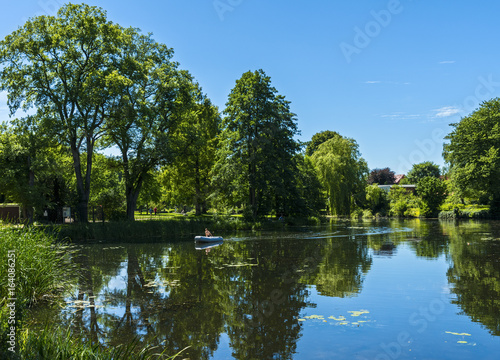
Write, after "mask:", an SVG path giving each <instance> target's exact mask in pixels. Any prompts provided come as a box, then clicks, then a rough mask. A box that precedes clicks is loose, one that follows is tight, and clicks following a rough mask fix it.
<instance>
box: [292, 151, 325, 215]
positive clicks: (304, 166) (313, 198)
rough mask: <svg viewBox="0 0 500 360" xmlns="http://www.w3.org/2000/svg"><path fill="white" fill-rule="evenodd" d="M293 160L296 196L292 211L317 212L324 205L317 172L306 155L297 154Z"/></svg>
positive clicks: (308, 213)
mask: <svg viewBox="0 0 500 360" xmlns="http://www.w3.org/2000/svg"><path fill="white" fill-rule="evenodd" d="M295 161H296V162H297V172H296V174H295V176H296V179H297V180H296V181H297V190H298V197H297V198H296V200H295V205H294V209H295V211H293V213H295V214H299V215H302V216H308V215H311V214H318V213H319V211H320V210H321V209H324V208H325V205H326V204H325V197H324V195H323V191H322V185H321V182H320V180H319V177H318V172H317V170H316V168H315V167H314V164H313V162H312V160H311V158H310V157H308V156H304V155H302V154H298V155H296V157H295Z"/></svg>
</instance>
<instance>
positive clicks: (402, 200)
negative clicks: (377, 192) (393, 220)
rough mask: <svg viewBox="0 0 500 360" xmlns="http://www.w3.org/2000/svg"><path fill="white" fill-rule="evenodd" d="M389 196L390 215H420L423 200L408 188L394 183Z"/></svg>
mask: <svg viewBox="0 0 500 360" xmlns="http://www.w3.org/2000/svg"><path fill="white" fill-rule="evenodd" d="M387 197H388V199H389V205H390V209H389V214H390V215H392V216H398V217H403V216H413V217H418V216H420V208H421V206H422V204H421V200H420V198H418V197H417V196H416V195H415V194H413V193H412V192H411V191H409V190H407V189H406V188H404V187H402V186H398V185H393V186H392V187H391V191H389V194H388V196H387Z"/></svg>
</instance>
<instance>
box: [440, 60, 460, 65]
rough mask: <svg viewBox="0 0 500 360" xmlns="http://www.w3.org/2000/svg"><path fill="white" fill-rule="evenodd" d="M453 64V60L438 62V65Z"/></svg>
mask: <svg viewBox="0 0 500 360" xmlns="http://www.w3.org/2000/svg"><path fill="white" fill-rule="evenodd" d="M454 63H456V61H455V60H444V61H440V62H439V64H454Z"/></svg>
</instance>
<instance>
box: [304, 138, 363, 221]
mask: <svg viewBox="0 0 500 360" xmlns="http://www.w3.org/2000/svg"><path fill="white" fill-rule="evenodd" d="M311 160H312V162H313V164H314V165H315V167H316V168H317V170H318V174H319V178H320V181H321V183H322V184H323V187H324V188H325V189H326V193H327V198H328V203H329V207H330V213H331V214H332V215H350V213H351V208H352V205H353V204H354V203H355V202H356V199H357V197H358V196H359V194H361V193H363V197H364V188H365V184H366V176H367V174H368V167H367V165H366V162H365V160H364V159H363V158H361V157H360V153H359V151H358V144H357V143H356V141H355V140H353V139H349V138H344V137H342V136H335V137H333V138H331V139H329V140H327V141H325V142H324V143H322V144H321V145H320V146H319V147H318V149H317V150H316V151H315V152H314V154H313V155H312V157H311Z"/></svg>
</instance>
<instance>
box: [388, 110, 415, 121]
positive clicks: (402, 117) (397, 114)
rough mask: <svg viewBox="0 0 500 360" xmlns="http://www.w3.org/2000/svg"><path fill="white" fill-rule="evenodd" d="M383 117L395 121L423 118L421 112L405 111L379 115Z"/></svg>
mask: <svg viewBox="0 0 500 360" xmlns="http://www.w3.org/2000/svg"><path fill="white" fill-rule="evenodd" d="M379 116H380V117H381V118H384V119H388V120H393V121H402V120H418V119H421V118H422V115H421V114H407V113H404V112H394V113H391V114H382V115H379Z"/></svg>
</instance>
